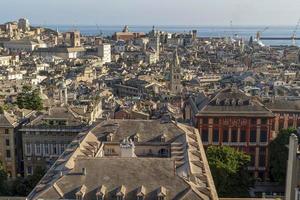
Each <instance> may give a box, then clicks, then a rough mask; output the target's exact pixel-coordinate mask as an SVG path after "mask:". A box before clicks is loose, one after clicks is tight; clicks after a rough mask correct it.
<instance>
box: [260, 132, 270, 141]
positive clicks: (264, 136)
mask: <svg viewBox="0 0 300 200" xmlns="http://www.w3.org/2000/svg"><path fill="white" fill-rule="evenodd" d="M267 140H268V133H267V131H266V130H261V131H260V142H267Z"/></svg>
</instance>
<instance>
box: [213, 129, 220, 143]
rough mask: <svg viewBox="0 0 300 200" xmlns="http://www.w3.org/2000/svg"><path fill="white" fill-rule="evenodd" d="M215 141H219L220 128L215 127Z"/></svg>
mask: <svg viewBox="0 0 300 200" xmlns="http://www.w3.org/2000/svg"><path fill="white" fill-rule="evenodd" d="M213 142H219V129H214V132H213Z"/></svg>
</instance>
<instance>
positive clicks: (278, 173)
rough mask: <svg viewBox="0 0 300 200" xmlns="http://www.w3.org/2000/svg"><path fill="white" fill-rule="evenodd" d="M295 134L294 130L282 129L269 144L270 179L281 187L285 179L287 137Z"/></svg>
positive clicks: (287, 151)
mask: <svg viewBox="0 0 300 200" xmlns="http://www.w3.org/2000/svg"><path fill="white" fill-rule="evenodd" d="M296 132H297V131H296V130H295V129H283V130H281V131H280V133H279V134H278V136H277V137H276V138H275V139H274V140H273V141H272V142H271V143H270V148H269V149H270V178H271V180H272V181H274V182H278V183H279V184H280V185H283V186H284V184H285V178H286V169H287V160H288V153H289V150H288V144H289V137H290V135H291V134H292V133H296Z"/></svg>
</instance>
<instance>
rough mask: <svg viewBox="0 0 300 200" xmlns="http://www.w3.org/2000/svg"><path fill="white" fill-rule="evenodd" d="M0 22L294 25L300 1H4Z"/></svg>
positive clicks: (299, 12)
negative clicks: (24, 18)
mask: <svg viewBox="0 0 300 200" xmlns="http://www.w3.org/2000/svg"><path fill="white" fill-rule="evenodd" d="M0 8H1V12H0V23H4V22H7V21H13V20H16V19H18V18H20V17H26V18H28V19H29V20H30V22H31V24H38V25H96V24H98V25H124V24H128V25H200V26H201V25H203V26H207V25H211V26H218V25H220V26H229V25H230V21H232V24H233V25H239V26H240V25H246V26H249V25H262V26H282V25H286V26H288V25H292V26H295V25H296V23H297V21H298V19H299V18H300V10H299V8H300V0H0Z"/></svg>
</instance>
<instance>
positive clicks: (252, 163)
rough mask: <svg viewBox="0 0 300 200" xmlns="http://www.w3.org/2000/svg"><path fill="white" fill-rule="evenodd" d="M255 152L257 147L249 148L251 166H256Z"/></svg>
mask: <svg viewBox="0 0 300 200" xmlns="http://www.w3.org/2000/svg"><path fill="white" fill-rule="evenodd" d="M255 153H256V148H255V147H250V148H249V155H250V157H251V159H250V166H251V167H254V166H255Z"/></svg>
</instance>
